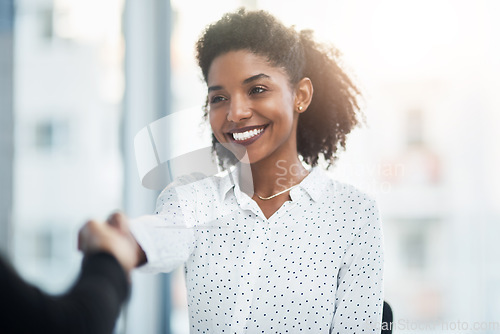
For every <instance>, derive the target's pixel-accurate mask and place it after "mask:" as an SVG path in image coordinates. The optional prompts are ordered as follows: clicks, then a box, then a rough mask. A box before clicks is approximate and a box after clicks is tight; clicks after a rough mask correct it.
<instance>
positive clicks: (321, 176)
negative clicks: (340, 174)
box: [297, 166, 329, 202]
mask: <svg viewBox="0 0 500 334" xmlns="http://www.w3.org/2000/svg"><path fill="white" fill-rule="evenodd" d="M328 180H329V178H328V176H327V175H326V173H325V172H324V171H323V170H322V169H321V167H318V166H315V167H312V168H311V169H310V171H309V175H307V176H306V177H305V178H304V180H302V182H301V183H300V186H299V187H297V188H299V189H303V190H305V192H306V193H307V194H308V195H309V197H311V198H312V200H313V201H315V202H317V201H319V200H320V198H321V196H322V195H323V193H324V191H325V188H326V186H327V184H328Z"/></svg>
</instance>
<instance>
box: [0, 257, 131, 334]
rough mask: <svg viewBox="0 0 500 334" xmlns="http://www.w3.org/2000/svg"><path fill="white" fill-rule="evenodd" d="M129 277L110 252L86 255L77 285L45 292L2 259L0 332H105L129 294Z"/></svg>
mask: <svg viewBox="0 0 500 334" xmlns="http://www.w3.org/2000/svg"><path fill="white" fill-rule="evenodd" d="M129 289H130V287H129V282H128V279H127V276H126V274H125V272H124V270H123V268H122V267H121V266H120V264H119V263H118V261H117V260H116V259H115V258H114V257H113V256H112V255H110V254H108V253H104V252H102V253H96V254H92V255H89V256H88V257H86V258H84V260H83V262H82V270H81V273H80V276H79V278H78V279H77V281H76V283H75V285H74V286H73V287H72V288H71V289H70V290H69V291H68V292H67V293H66V294H63V295H61V296H49V295H47V294H45V293H43V292H42V291H40V290H39V289H37V288H36V287H33V286H31V285H29V284H26V283H25V282H24V281H23V280H22V279H21V278H20V277H19V276H18V275H17V274H16V273H15V271H14V270H13V269H12V268H11V267H10V266H8V265H7V264H6V263H5V262H4V261H2V260H1V259H0V333H5V334H10V333H50V334H58V333H65V334H70V333H71V334H72V333H74V334H77V333H78V334H80V333H82V334H83V333H86V334H90V333H92V334H105V333H106V334H109V333H111V332H112V330H113V327H114V325H115V322H116V318H117V317H118V315H119V313H120V308H121V305H122V303H123V302H124V301H125V299H126V298H127V296H128V293H129Z"/></svg>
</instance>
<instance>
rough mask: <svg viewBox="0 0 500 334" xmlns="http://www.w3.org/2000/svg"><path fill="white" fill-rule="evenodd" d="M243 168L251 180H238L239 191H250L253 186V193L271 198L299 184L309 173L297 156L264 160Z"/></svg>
mask: <svg viewBox="0 0 500 334" xmlns="http://www.w3.org/2000/svg"><path fill="white" fill-rule="evenodd" d="M243 168H246V169H247V172H246V173H245V174H247V175H248V174H249V173H251V174H250V175H251V178H249V177H246V178H240V180H241V181H242V182H240V186H241V189H242V190H244V189H250V188H251V187H252V186H253V193H255V194H258V195H260V196H263V197H268V196H272V195H274V194H277V193H279V192H280V191H283V190H285V189H287V188H290V187H292V186H294V185H296V184H299V183H300V182H301V181H302V180H303V179H304V178H305V177H306V176H307V175H308V173H309V172H308V171H307V170H306V169H305V168H304V166H303V165H302V163H301V161H300V160H299V158H298V156H297V154H295V155H292V156H289V157H285V156H283V157H280V158H279V159H272V160H270V159H269V160H267V159H266V160H263V161H259V162H256V163H253V164H251V165H250V166H248V165H246V166H243ZM245 181H246V183H245ZM250 181H251V182H252V184H250ZM247 192H248V191H247Z"/></svg>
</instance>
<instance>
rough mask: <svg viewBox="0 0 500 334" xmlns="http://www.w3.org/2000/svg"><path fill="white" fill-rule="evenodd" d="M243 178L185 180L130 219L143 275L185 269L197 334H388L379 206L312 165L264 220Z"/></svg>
mask: <svg viewBox="0 0 500 334" xmlns="http://www.w3.org/2000/svg"><path fill="white" fill-rule="evenodd" d="M237 175H238V172H237V169H234V170H233V171H232V172H230V173H225V174H221V175H216V176H211V177H207V178H203V179H201V180H196V179H190V178H184V179H183V180H181V181H178V182H176V183H175V184H173V185H171V186H169V187H167V189H165V190H164V191H163V192H162V193H161V195H160V196H159V198H158V202H157V212H156V213H157V215H151V216H145V217H142V218H139V219H136V220H133V221H132V222H131V229H132V233H133V234H134V236H135V238H136V239H137V241H138V243H139V244H140V245H141V247H142V248H143V250H144V251H145V253H146V256H147V259H148V263H147V264H146V265H144V266H143V267H142V268H141V270H142V271H146V272H169V271H171V270H173V269H175V268H177V267H179V266H182V265H183V266H184V268H185V274H186V286H187V292H188V307H189V317H190V319H189V320H190V332H191V333H301V332H302V333H380V326H381V318H382V305H383V278H382V276H383V275H382V273H383V245H382V243H383V238H382V229H381V222H380V219H379V215H378V211H377V208H376V204H375V202H374V201H373V200H372V199H371V198H370V197H368V196H367V195H365V194H364V193H362V192H360V191H359V190H357V189H356V188H354V187H353V186H350V185H347V184H343V183H341V182H338V181H334V180H332V179H330V178H329V177H328V175H327V174H326V173H325V172H324V171H323V170H322V169H321V168H319V167H314V168H312V169H311V172H310V174H309V175H308V176H306V177H305V178H304V180H303V181H302V182H301V183H300V185H299V186H298V187H295V188H293V189H292V190H291V191H290V197H291V201H287V202H285V203H284V204H283V206H282V207H281V208H279V209H278V211H276V212H275V213H274V214H273V215H272V216H271V217H270V218H269V219H266V217H265V216H264V214H263V213H262V211H261V210H260V208H259V206H258V205H257V203H256V202H255V201H254V200H253V199H252V198H251V197H249V196H248V195H247V194H245V193H244V192H242V191H241V190H240V187H239V185H238V178H237ZM230 176H231V177H230ZM234 180H236V181H234Z"/></svg>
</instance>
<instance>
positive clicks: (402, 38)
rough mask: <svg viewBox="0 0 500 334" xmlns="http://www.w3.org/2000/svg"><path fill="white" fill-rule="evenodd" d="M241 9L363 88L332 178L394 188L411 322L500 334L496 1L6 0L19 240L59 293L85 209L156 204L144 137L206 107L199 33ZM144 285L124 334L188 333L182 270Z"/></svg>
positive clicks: (2, 127)
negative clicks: (324, 47)
mask: <svg viewBox="0 0 500 334" xmlns="http://www.w3.org/2000/svg"><path fill="white" fill-rule="evenodd" d="M240 6H246V7H247V8H250V9H256V8H258V9H266V10H269V11H270V12H272V13H273V14H275V15H276V16H278V17H279V18H280V19H282V20H283V21H284V22H285V23H286V24H287V25H292V24H294V25H296V26H297V28H299V29H302V28H310V29H314V30H315V31H316V34H317V36H318V37H319V39H321V40H323V41H329V42H332V43H334V44H335V45H336V46H337V47H338V48H339V49H340V50H341V51H342V53H343V60H344V63H345V66H346V68H347V69H348V70H349V72H350V73H352V74H353V75H354V76H355V80H356V82H357V83H358V84H359V86H360V88H361V90H362V91H363V93H364V100H363V111H364V113H365V115H366V125H365V126H363V127H361V128H360V129H358V130H356V132H355V133H353V134H352V136H351V138H350V141H349V142H348V150H347V152H346V153H344V154H342V155H341V158H340V160H339V162H338V165H337V166H336V167H335V168H333V169H331V174H332V176H333V177H336V178H339V179H342V180H345V181H348V182H351V183H353V184H355V185H357V186H358V187H360V188H361V189H363V190H365V191H367V192H368V193H370V194H372V195H373V196H374V197H376V198H377V199H378V202H379V206H380V210H381V213H382V219H383V224H384V231H385V242H386V267H385V270H386V271H385V272H386V275H385V277H386V281H385V290H386V300H387V301H389V302H390V303H391V305H392V306H393V309H394V315H395V320H396V324H395V330H394V332H395V333H398V332H400V333H403V332H411V333H433V332H436V333H437V332H441V331H442V329H443V328H444V329H446V327H443V326H448V329H449V330H452V329H458V330H461V332H463V333H468V332H481V333H493V332H498V330H499V329H500V260H499V259H500V257H499V256H498V255H499V254H500V243H499V242H498V241H497V239H498V237H499V236H500V200H499V199H500V177H499V173H498V171H499V170H500V146H499V145H498V143H500V131H499V130H498V124H500V94H499V93H498V91H500V83H499V80H498V78H499V77H500V34H499V32H500V21H499V20H498V16H499V15H500V2H498V1H495V0H491V1H487V0H475V1H472V0H433V1H431V0H420V1H416V0H380V1H368V0H366V1H362V0H354V1H352V0H350V1H347V0H346V1H319V0H310V1H296V0H293V1H278V0H232V1H230V0H221V1H200V0H197V1H195V0H172V1H170V2H169V1H160V0H156V1H155V0H146V1H144V0H142V1H141V0H106V1H97V0H85V1H84V0H17V1H14V0H0V154H1V155H0V218H1V222H0V248H1V249H2V251H3V252H4V253H6V254H8V256H9V257H10V259H11V260H12V261H13V263H14V265H15V267H16V268H17V269H18V270H19V271H20V273H21V274H22V275H23V277H25V278H26V279H27V280H29V281H30V282H33V283H35V284H38V285H39V286H41V287H42V288H44V289H45V290H47V291H49V292H53V293H58V292H61V291H64V290H65V289H67V288H68V286H69V285H70V284H71V282H72V281H73V280H74V279H75V277H76V274H77V273H78V270H79V263H80V259H81V256H80V254H79V253H78V252H77V250H76V235H77V231H78V228H79V227H80V226H81V224H82V223H83V222H84V221H85V220H86V219H88V218H90V217H96V218H101V219H104V218H105V217H106V216H107V215H108V214H109V213H110V212H111V211H113V210H115V209H122V210H124V211H125V212H126V213H128V214H129V215H131V216H138V215H141V214H146V213H151V212H153V210H154V204H155V197H156V196H157V193H156V192H154V191H152V190H147V189H145V188H143V187H142V186H141V183H140V180H139V177H138V173H137V170H136V166H135V160H134V151H133V138H134V136H135V134H136V133H137V132H138V131H139V130H140V129H142V128H143V127H144V126H146V125H147V124H149V123H150V122H152V121H155V120H157V119H159V118H161V117H163V116H165V115H168V114H170V113H172V112H175V111H178V110H182V109H186V108H192V107H196V106H201V105H202V104H203V103H204V98H205V87H204V84H203V82H202V81H201V75H200V73H199V72H198V69H197V67H196V63H195V59H194V43H195V41H196V40H197V38H198V36H199V35H200V33H201V31H202V30H203V28H204V27H205V26H206V24H208V23H210V22H213V21H215V20H217V19H218V18H219V17H220V16H221V15H222V14H223V13H225V12H228V11H232V10H234V9H236V8H238V7H240ZM201 115H202V112H201V108H200V118H201ZM193 121H196V120H193ZM196 122H197V121H196ZM133 281H134V287H133V294H132V298H131V301H130V303H129V305H128V306H127V308H126V309H125V311H124V312H123V314H122V316H121V318H120V320H119V322H118V325H117V329H116V332H117V333H126V334H130V333H176V334H181V333H187V332H188V330H189V327H188V316H187V306H186V296H185V287H184V283H183V278H182V270H178V271H176V272H174V273H172V274H170V275H156V276H153V275H144V274H137V273H136V274H134V276H133ZM464 323H465V325H464ZM459 326H462V327H459ZM473 326H476V327H477V328H473Z"/></svg>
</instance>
